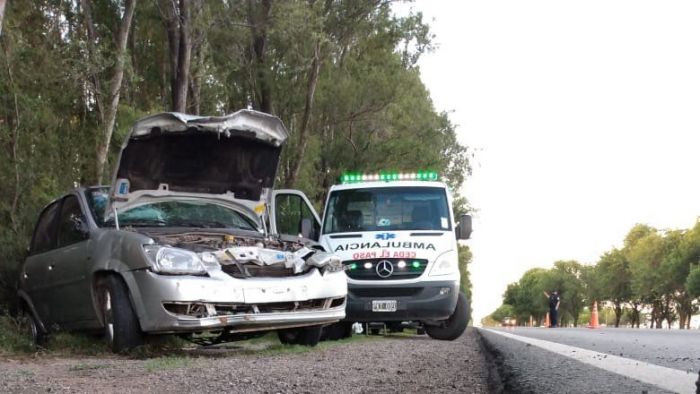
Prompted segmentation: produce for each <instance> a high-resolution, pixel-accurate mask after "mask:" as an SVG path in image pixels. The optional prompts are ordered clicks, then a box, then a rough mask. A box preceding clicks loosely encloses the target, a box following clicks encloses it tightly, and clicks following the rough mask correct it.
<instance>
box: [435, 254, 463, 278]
mask: <svg viewBox="0 0 700 394" xmlns="http://www.w3.org/2000/svg"><path fill="white" fill-rule="evenodd" d="M458 262H459V258H458V256H457V251H455V250H451V251H449V252H445V253H443V254H441V255H440V256H438V258H437V259H435V263H434V264H433V268H431V269H430V276H439V275H452V274H455V273H459V267H458V265H457V264H458Z"/></svg>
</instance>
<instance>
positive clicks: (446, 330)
mask: <svg viewBox="0 0 700 394" xmlns="http://www.w3.org/2000/svg"><path fill="white" fill-rule="evenodd" d="M468 309H469V307H468V306H467V297H465V296H464V294H462V293H459V296H458V297H457V306H456V307H455V310H454V312H453V313H452V315H451V316H450V317H448V318H447V320H444V321H442V322H441V323H442V324H440V325H434V326H433V325H427V324H426V325H425V332H427V333H428V336H430V337H431V338H433V339H439V340H443V341H453V340H455V339H457V338H459V337H460V335H462V333H463V332H464V330H465V329H466V328H467V323H468V321H467V315H468V314H469V313H468Z"/></svg>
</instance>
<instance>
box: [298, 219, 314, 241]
mask: <svg viewBox="0 0 700 394" xmlns="http://www.w3.org/2000/svg"><path fill="white" fill-rule="evenodd" d="M313 231H314V227H313V224H312V223H311V219H308V218H304V219H301V236H302V237H304V238H308V239H312V238H311V237H312V235H313V234H312V233H313Z"/></svg>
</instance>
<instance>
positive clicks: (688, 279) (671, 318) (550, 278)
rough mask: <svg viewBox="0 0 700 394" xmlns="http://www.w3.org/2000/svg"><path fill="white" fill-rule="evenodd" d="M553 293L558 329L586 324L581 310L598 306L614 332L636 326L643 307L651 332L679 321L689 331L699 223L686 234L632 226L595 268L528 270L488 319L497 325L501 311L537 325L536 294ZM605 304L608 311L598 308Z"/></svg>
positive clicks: (539, 302) (563, 265) (540, 308)
mask: <svg viewBox="0 0 700 394" xmlns="http://www.w3.org/2000/svg"><path fill="white" fill-rule="evenodd" d="M553 290H558V291H559V293H560V297H561V306H560V310H561V312H562V313H561V317H562V324H563V325H566V324H567V323H571V324H573V325H576V324H579V323H581V322H585V321H586V320H587V316H589V312H588V310H587V308H586V306H588V307H589V308H590V306H591V305H592V303H593V301H598V302H599V305H601V311H605V312H604V313H608V311H611V312H612V313H613V314H614V324H615V326H616V327H618V326H619V325H621V324H622V325H625V324H630V325H633V326H635V325H636V326H637V327H639V325H640V322H641V321H642V317H644V316H645V315H643V314H642V310H643V307H648V308H649V309H650V310H651V313H650V314H649V317H650V319H651V323H652V327H657V328H661V326H662V322H663V321H665V322H666V323H665V324H666V325H667V326H669V325H671V324H673V323H674V322H675V321H676V319H678V323H679V326H680V327H681V328H688V327H689V325H690V317H691V316H692V315H693V314H694V313H697V311H698V302H697V299H698V298H699V297H700V221H698V222H697V223H696V224H695V226H694V227H693V228H692V229H689V230H667V231H659V230H657V229H655V228H653V227H650V226H647V225H643V224H637V225H635V226H634V227H632V228H631V229H630V231H629V232H628V234H627V236H626V237H625V239H624V242H623V247H622V248H621V249H617V248H613V249H612V250H610V251H608V252H605V253H604V254H603V255H602V256H601V257H600V259H599V261H598V262H597V263H596V264H595V265H581V264H579V263H578V262H576V261H557V262H555V263H554V266H553V267H552V268H550V269H542V268H534V269H531V270H529V271H527V272H525V273H524V274H523V276H522V277H521V278H520V280H519V281H518V282H515V283H511V284H510V285H508V287H507V289H506V292H505V293H504V295H503V305H502V307H501V308H499V309H497V310H496V311H494V312H493V314H492V315H491V318H493V319H494V320H498V319H497V317H499V316H501V313H503V311H504V310H506V311H512V312H513V313H514V314H515V315H516V316H517V318H518V321H519V322H520V323H521V324H524V322H526V321H527V319H529V317H530V316H532V317H533V318H534V319H535V320H538V321H541V319H542V316H543V315H544V313H546V305H545V301H544V299H543V297H542V296H541V293H542V291H548V292H549V291H553ZM605 302H607V303H609V304H608V305H612V308H609V309H602V308H603V305H604V304H605ZM502 308H507V309H502ZM605 318H606V320H607V318H608V316H605Z"/></svg>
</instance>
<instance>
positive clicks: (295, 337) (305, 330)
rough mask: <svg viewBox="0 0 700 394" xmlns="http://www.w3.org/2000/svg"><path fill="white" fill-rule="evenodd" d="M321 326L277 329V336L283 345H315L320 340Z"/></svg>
mask: <svg viewBox="0 0 700 394" xmlns="http://www.w3.org/2000/svg"><path fill="white" fill-rule="evenodd" d="M321 331H322V327H321V326H313V327H302V328H290V329H286V330H278V331H277V337H278V338H279V340H280V342H282V343H283V344H285V345H303V346H311V347H313V346H316V345H318V342H319V341H320V340H321Z"/></svg>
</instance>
